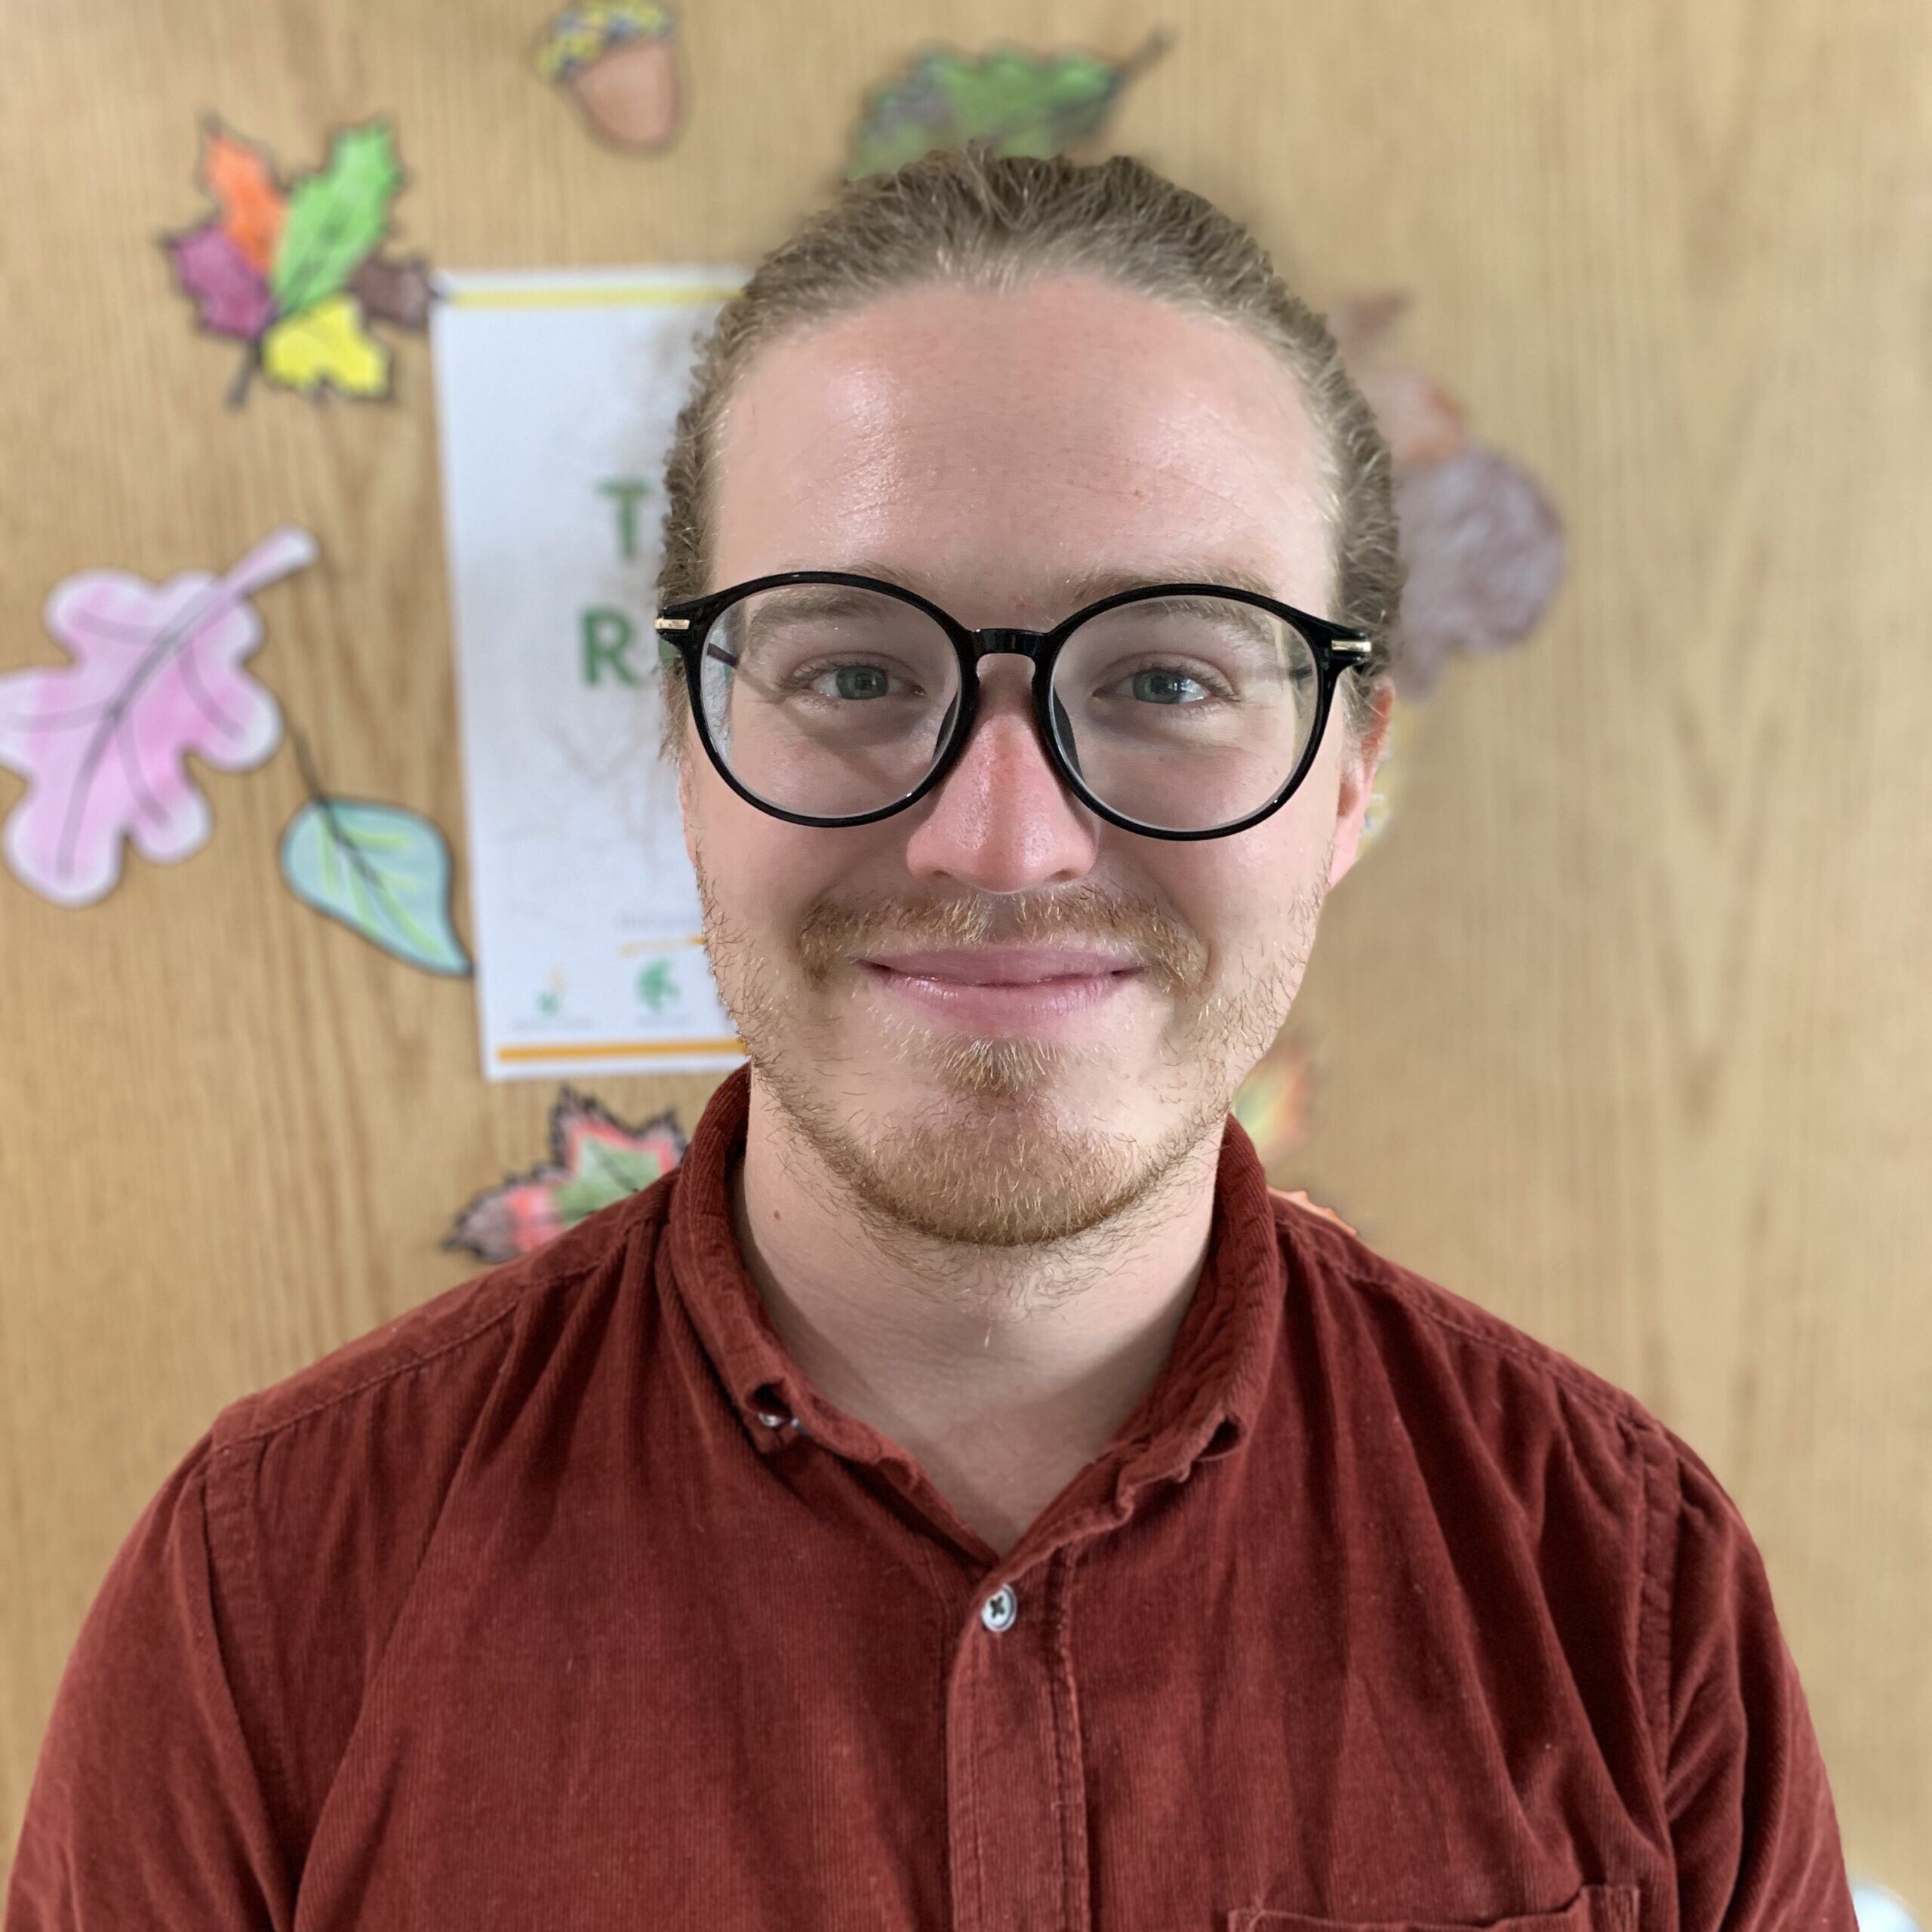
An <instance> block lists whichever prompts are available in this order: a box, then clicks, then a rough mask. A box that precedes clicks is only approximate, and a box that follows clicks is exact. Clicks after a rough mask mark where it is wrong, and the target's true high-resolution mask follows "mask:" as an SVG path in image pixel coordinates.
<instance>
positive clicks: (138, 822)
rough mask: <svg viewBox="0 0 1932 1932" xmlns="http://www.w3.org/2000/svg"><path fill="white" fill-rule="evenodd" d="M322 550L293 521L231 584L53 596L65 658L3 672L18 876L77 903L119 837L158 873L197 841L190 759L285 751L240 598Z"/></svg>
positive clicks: (118, 579)
mask: <svg viewBox="0 0 1932 1932" xmlns="http://www.w3.org/2000/svg"><path fill="white" fill-rule="evenodd" d="M317 554H318V552H317V550H316V546H315V539H314V538H313V537H311V536H310V535H309V533H308V531H306V530H302V529H299V528H296V527H295V526H294V525H286V526H285V527H284V528H281V529H279V530H276V531H272V532H271V533H270V534H269V535H268V536H267V537H264V538H263V540H262V541H261V542H260V543H257V545H256V546H254V549H251V551H250V552H248V555H246V556H245V557H243V558H242V559H241V561H239V562H238V563H237V564H236V565H235V567H234V568H233V569H232V570H231V571H229V572H228V574H226V576H225V577H213V576H211V575H210V574H208V572H207V571H183V573H182V574H181V575H180V576H179V577H171V578H170V579H169V580H168V582H167V583H164V584H161V585H158V586H157V585H154V584H151V583H148V582H147V581H146V580H145V579H144V578H142V577H135V576H134V575H132V574H130V573H129V572H128V571H116V570H100V571H82V573H81V574H79V575H78V576H77V577H67V578H66V579H64V580H63V581H62V582H60V583H57V584H56V585H55V586H54V589H53V590H52V592H51V593H50V594H49V595H48V599H47V604H46V607H45V613H44V616H45V623H46V625H47V628H48V631H49V632H50V633H51V635H53V636H54V638H55V639H56V640H57V641H59V642H60V643H61V644H63V645H66V648H67V650H68V651H69V653H70V654H71V655H72V658H73V660H74V661H73V662H72V664H70V665H66V666H58V667H53V668H39V667H37V668H35V669H29V670H24V671H13V672H8V673H7V674H6V675H4V676H0V764H5V765H7V766H8V767H10V768H11V769H12V770H14V771H17V772H19V773H20V774H22V775H23V777H25V778H26V780H27V789H26V793H25V794H24V795H23V796H22V797H21V798H20V799H19V800H17V801H16V803H15V804H14V809H13V811H12V812H11V814H9V815H8V820H7V826H6V833H5V854H6V860H7V864H8V869H10V870H11V871H12V872H13V873H14V875H15V876H16V877H17V878H20V880H21V881H23V883H25V884H27V885H29V886H30V887H32V889H33V890H34V891H36V892H38V893H41V894H44V895H45V897H47V898H49V899H51V900H54V902H55V903H57V904H59V905H63V906H85V905H89V904H91V903H92V902H93V901H94V900H97V899H99V898H100V897H103V895H104V894H106V893H107V892H108V891H110V890H111V889H112V887H113V885H114V884H115V881H116V880H117V879H118V878H119V877H120V875H121V851H122V841H123V839H124V838H131V839H132V840H133V841H134V843H135V844H136V845H137V846H138V847H139V848H140V851H141V852H142V854H143V855H144V856H145V857H147V858H149V859H150V860H154V861H155V863H167V862H168V861H170V860H177V859H184V858H186V857H187V856H188V854H189V853H191V852H192V851H195V850H196V849H197V848H199V847H200V846H201V845H202V844H203V843H204V842H205V841H206V839H207V838H208V831H209V828H210V823H211V815H210V813H209V810H208V801H207V799H206V798H205V797H204V796H203V795H202V792H201V791H200V790H199V789H198V787H197V786H196V785H195V781H194V780H193V778H192V777H191V776H190V775H189V771H188V769H187V764H186V755H187V754H188V753H189V752H195V753H197V754H198V755H199V756H201V757H202V758H205V759H206V760H207V761H208V763H209V764H211V765H214V766H215V767H217V768H218V769H219V770H221V771H248V770H251V768H254V766H256V765H258V764H261V763H262V762H263V760H264V759H266V758H267V757H268V756H269V753H270V752H272V751H273V750H274V749H275V746H276V745H277V744H278V743H280V742H281V711H280V709H279V708H278V706H277V705H276V703H275V700H274V699H273V698H272V697H271V696H270V695H269V693H268V692H267V691H265V690H264V689H263V688H262V686H261V685H258V684H257V683H256V682H255V681H254V678H251V677H250V676H249V675H248V673H247V672H245V671H244V670H243V669H242V659H244V658H245V657H248V655H249V654H250V653H251V651H254V649H255V648H256V647H257V645H259V644H260V642H261V641H262V621H261V619H260V617H257V615H256V614H255V610H254V606H253V605H251V603H250V602H249V601H248V600H249V598H251V596H252V595H254V593H255V592H257V591H258V590H260V589H263V586H266V585H268V584H270V583H274V582H275V580H276V579H277V578H278V577H285V576H287V575H288V573H289V572H290V571H295V570H299V569H300V568H303V566H304V565H308V564H312V563H313V562H314V561H315V558H316V555H317Z"/></svg>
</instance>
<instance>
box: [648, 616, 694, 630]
mask: <svg viewBox="0 0 1932 1932" xmlns="http://www.w3.org/2000/svg"><path fill="white" fill-rule="evenodd" d="M651 629H653V630H659V631H688V630H689V629H691V620H690V618H688V617H654V618H652V619H651Z"/></svg>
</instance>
